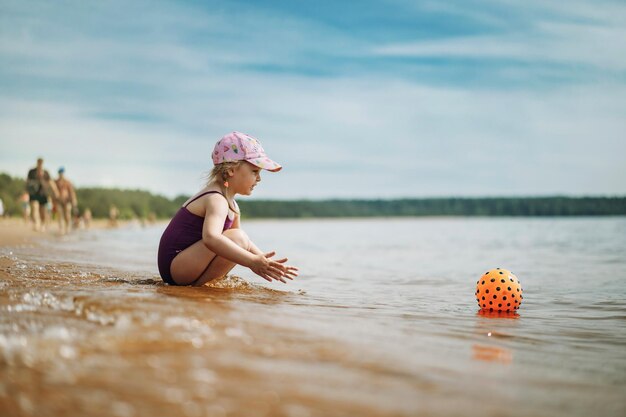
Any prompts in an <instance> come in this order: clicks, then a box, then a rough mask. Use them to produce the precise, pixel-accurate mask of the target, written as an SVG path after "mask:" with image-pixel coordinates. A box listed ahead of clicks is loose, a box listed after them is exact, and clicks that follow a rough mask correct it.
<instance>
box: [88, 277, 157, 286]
mask: <svg viewBox="0 0 626 417" xmlns="http://www.w3.org/2000/svg"><path fill="white" fill-rule="evenodd" d="M97 282H99V283H104V284H128V285H155V286H156V285H164V284H163V281H162V280H161V279H156V278H143V279H137V278H122V277H117V276H116V277H105V278H101V279H99V280H98V281H97Z"/></svg>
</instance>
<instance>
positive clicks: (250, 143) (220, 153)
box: [213, 132, 282, 172]
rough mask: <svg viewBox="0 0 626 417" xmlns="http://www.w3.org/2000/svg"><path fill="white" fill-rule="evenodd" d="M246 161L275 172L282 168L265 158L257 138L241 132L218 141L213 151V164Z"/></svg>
mask: <svg viewBox="0 0 626 417" xmlns="http://www.w3.org/2000/svg"><path fill="white" fill-rule="evenodd" d="M234 161H248V162H250V163H251V164H252V165H256V166H258V167H259V168H263V169H267V170H268V171H272V172H277V171H280V170H281V169H282V166H280V165H279V164H277V163H276V162H274V161H272V160H271V159H269V158H268V157H267V155H266V154H265V151H264V150H263V147H262V146H261V143H260V142H259V141H258V139H257V138H254V137H252V136H250V135H246V134H245V133H241V132H231V133H229V134H227V135H225V136H224V137H222V139H220V140H219V141H218V142H217V143H216V144H215V148H214V149H213V164H215V165H217V164H221V163H222V162H234Z"/></svg>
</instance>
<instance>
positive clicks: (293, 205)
mask: <svg viewBox="0 0 626 417" xmlns="http://www.w3.org/2000/svg"><path fill="white" fill-rule="evenodd" d="M23 191H24V180H23V179H20V178H12V177H10V176H9V175H6V174H0V198H2V200H3V202H4V207H5V211H6V212H7V213H8V214H10V215H20V214H21V208H20V206H19V202H18V197H19V195H20V194H21V193H22V192H23ZM76 194H77V197H78V208H79V211H80V213H82V212H84V210H85V209H86V208H89V209H90V210H91V212H92V215H93V217H95V218H105V217H108V215H109V209H110V207H111V206H113V205H114V206H116V207H117V208H118V210H119V212H120V218H127V219H128V218H133V217H139V218H146V217H149V216H154V217H156V218H161V219H165V218H170V217H172V216H173V215H174V213H176V211H177V210H178V208H179V207H180V206H181V205H182V204H183V202H184V201H185V200H187V198H188V196H179V197H176V198H174V199H168V198H167V197H164V196H161V195H154V194H152V193H149V192H147V191H141V190H120V189H112V188H77V189H76ZM239 205H240V207H241V211H242V214H243V216H244V217H245V218H271V217H280V218H313V217H377V216H384V217H402V216H406V217H409V216H606V215H626V197H506V198H505V197H502V198H419V199H418V198H411V199H394V200H324V201H311V200H297V201H293V200H292V201H276V200H253V201H248V200H241V201H239Z"/></svg>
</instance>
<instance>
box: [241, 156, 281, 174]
mask: <svg viewBox="0 0 626 417" xmlns="http://www.w3.org/2000/svg"><path fill="white" fill-rule="evenodd" d="M247 161H248V162H250V163H251V164H252V165H254V166H257V167H259V168H262V169H265V170H268V171H270V172H278V171H280V170H281V169H283V167H282V166H281V165H280V164H279V163H278V162H275V161H272V160H271V159H269V158H254V159H247Z"/></svg>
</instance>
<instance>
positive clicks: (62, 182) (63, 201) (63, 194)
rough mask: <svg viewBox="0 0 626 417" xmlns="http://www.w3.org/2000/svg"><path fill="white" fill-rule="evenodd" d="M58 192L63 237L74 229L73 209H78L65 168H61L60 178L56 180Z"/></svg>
mask: <svg viewBox="0 0 626 417" xmlns="http://www.w3.org/2000/svg"><path fill="white" fill-rule="evenodd" d="M56 186H57V190H58V192H59V194H58V197H57V200H56V202H57V214H58V215H59V230H60V232H61V234H62V235H64V234H66V233H68V232H69V231H70V230H71V228H72V208H76V207H78V206H77V204H78V200H77V199H76V192H75V191H74V186H73V185H72V183H71V181H70V180H68V179H67V178H65V168H64V167H61V168H59V178H57V180H56Z"/></svg>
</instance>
